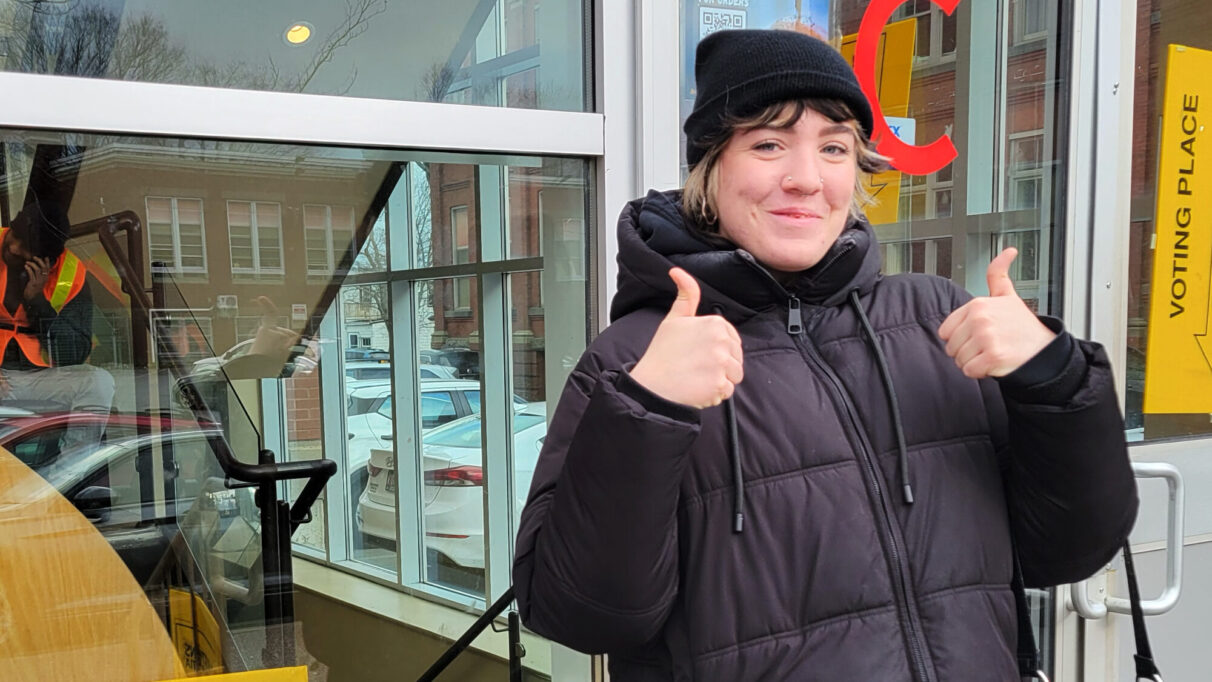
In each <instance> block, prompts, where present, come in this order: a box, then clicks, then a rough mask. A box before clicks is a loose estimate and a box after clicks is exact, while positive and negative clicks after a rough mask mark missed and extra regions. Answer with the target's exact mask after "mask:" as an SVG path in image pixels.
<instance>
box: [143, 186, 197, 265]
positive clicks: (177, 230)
mask: <svg viewBox="0 0 1212 682" xmlns="http://www.w3.org/2000/svg"><path fill="white" fill-rule="evenodd" d="M151 199H166V200H168V201H170V202H171V203H172V214H173V222H172V235H173V263H172V265H171V266H169V267H168V268H165V269H166V270H167V271H169V272H175V273H182V274H185V273H190V274H195V273H196V274H205V273H206V272H208V271H209V268H208V267H207V266H208V265H209V261H208V259H207V255H206V202H205V201H203V200H202V198H201V197H168V196H159V195H151V194H149V195H147V196H145V197H143V210H144V212H145V213H144V215H146V216H147V224H148V235H147V257H148V262H149V263H150V262H151V206H150V205H149V204H148V201H149V200H151ZM178 200H185V201H196V202H198V229H199V232H200V234H201V236H202V267H199V268H194V267H190V268H187V267H185V266H183V265H181V221H180V219H179V217H178V213H177V201H178Z"/></svg>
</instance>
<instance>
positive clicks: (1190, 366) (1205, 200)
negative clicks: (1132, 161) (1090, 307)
mask: <svg viewBox="0 0 1212 682" xmlns="http://www.w3.org/2000/svg"><path fill="white" fill-rule="evenodd" d="M1167 59H1168V62H1167V74H1166V94H1165V100H1164V104H1163V109H1162V123H1161V125H1162V134H1161V162H1160V163H1159V164H1158V166H1159V167H1158V173H1157V214H1156V215H1155V216H1154V226H1155V232H1154V240H1155V246H1154V251H1153V285H1152V288H1151V296H1152V301H1151V304H1150V308H1149V349H1148V353H1147V355H1146V358H1145V367H1146V369H1145V404H1144V411H1145V412H1146V413H1150V414H1157V413H1169V414H1177V413H1212V339H1209V337H1208V334H1209V331H1210V330H1209V326H1208V324H1209V319H1208V318H1209V309H1210V307H1212V306H1210V304H1212V291H1210V287H1212V276H1210V274H1212V273H1210V272H1209V271H1210V270H1212V166H1209V161H1212V149H1210V148H1209V146H1208V145H1209V143H1210V142H1212V140H1209V139H1208V135H1207V126H1206V123H1208V122H1212V79H1209V78H1208V74H1209V73H1212V52H1209V51H1207V50H1197V49H1194V48H1190V47H1184V46H1182V45H1171V46H1170V53H1169V56H1168V58H1167Z"/></svg>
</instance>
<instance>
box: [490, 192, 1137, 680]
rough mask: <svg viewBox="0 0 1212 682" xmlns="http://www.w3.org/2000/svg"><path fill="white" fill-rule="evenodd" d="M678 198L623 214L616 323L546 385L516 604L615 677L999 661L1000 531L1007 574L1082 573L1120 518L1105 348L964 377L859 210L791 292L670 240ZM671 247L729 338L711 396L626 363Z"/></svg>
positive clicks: (907, 673) (745, 266)
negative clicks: (724, 375)
mask: <svg viewBox="0 0 1212 682" xmlns="http://www.w3.org/2000/svg"><path fill="white" fill-rule="evenodd" d="M676 201H677V196H676V194H672V193H671V194H665V195H662V194H657V193H650V194H649V196H648V197H646V198H645V199H641V200H636V201H635V202H632V203H631V204H630V205H629V206H628V207H627V209H626V210H625V211H624V214H623V216H622V219H621V223H620V226H619V291H618V294H617V296H616V297H615V300H614V303H613V308H612V311H611V316H612V319H613V324H611V325H610V327H608V328H607V329H606V330H605V331H604V332H603V333H602V334H601V335H600V336H599V337H598V338H597V339H596V340H595V341H594V342H593V344H592V346H591V347H590V349H589V350H588V351H587V352H586V353H585V355H584V356H583V357H582V358H581V361H580V364H579V365H578V366H577V367H576V369H575V370H574V371H573V373H572V376H571V377H570V379H569V381H568V384H567V386H566V388H565V391H564V394H563V396H562V397H561V398H560V402H559V406H558V408H557V409H556V412H555V415H554V417H553V420H552V424H551V427H550V429H549V431H548V436H547V439H546V443H545V445H544V448H543V453H542V455H541V457H540V460H539V464H538V470H537V471H536V473H535V477H534V482H533V484H532V487H531V491H530V499H529V502H528V503H527V505H526V509H525V511H524V512H523V514H522V522H521V528H520V531H519V535H518V542H517V555H516V560H515V564H514V582H515V585H516V587H517V597H518V603H519V606H520V607H521V612H522V618H523V620H524V622H525V623H526V624H527V625H528V626H529V627H530V628H532V629H533V630H534V631H536V632H538V633H540V634H543V635H545V636H548V637H550V638H552V639H554V640H556V641H559V642H562V643H565V644H567V645H569V646H571V647H573V648H576V649H579V650H581V651H585V652H591V653H600V652H606V653H609V654H610V669H611V679H613V680H616V681H618V682H632V681H634V680H816V679H820V680H864V681H868V680H870V681H880V682H894V681H899V680H918V681H922V682H926V681H938V682H953V681H954V682H960V681H962V682H971V681H972V680H1015V679H1017V672H1016V664H1015V657H1014V654H1015V640H1016V631H1015V623H1016V621H1015V607H1014V600H1013V597H1012V594H1011V591H1010V589H1009V583H1010V579H1011V566H1012V560H1011V557H1012V552H1011V541H1012V539H1013V542H1014V543H1015V544H1016V546H1017V548H1018V552H1019V556H1020V558H1021V562H1022V567H1023V572H1024V575H1025V578H1026V582H1027V584H1028V585H1040V586H1042V585H1053V584H1059V583H1065V582H1070V581H1074V580H1078V579H1081V578H1084V577H1086V576H1088V575H1090V574H1092V573H1093V572H1095V571H1096V570H1098V568H1099V567H1101V566H1102V565H1103V564H1104V563H1105V562H1107V561H1109V560H1110V558H1111V557H1112V556H1113V554H1114V552H1115V550H1116V548H1117V547H1118V546H1119V545H1120V544H1121V543H1122V542H1123V540H1124V538H1125V537H1126V536H1127V534H1128V531H1129V530H1130V529H1131V527H1132V524H1133V521H1134V519H1135V515H1136V488H1135V483H1134V481H1133V478H1132V472H1131V469H1130V466H1129V463H1128V457H1127V451H1126V448H1125V444H1124V439H1123V424H1122V421H1121V417H1120V413H1119V408H1118V402H1117V400H1116V397H1115V392H1114V387H1113V382H1112V375H1111V371H1110V368H1109V367H1108V365H1107V359H1106V356H1105V355H1104V353H1103V351H1102V350H1101V349H1100V348H1099V347H1098V346H1097V345H1095V344H1091V343H1086V342H1080V341H1074V340H1073V339H1072V338H1071V337H1069V336H1068V334H1062V335H1061V336H1060V337H1058V341H1057V342H1054V344H1053V346H1050V347H1049V349H1051V350H1052V351H1053V352H1054V353H1055V352H1056V349H1057V348H1060V349H1061V350H1060V352H1061V353H1062V355H1061V356H1060V363H1059V365H1057V366H1056V367H1055V368H1053V369H1052V370H1051V371H1048V372H1046V373H1045V375H1044V381H1042V383H1030V380H1028V381H1024V378H1025V377H1028V376H1029V375H1030V374H1031V373H1032V372H1038V371H1039V369H1040V368H1039V367H1038V366H1033V365H1038V363H1037V362H1036V360H1037V359H1038V358H1037V359H1033V360H1032V361H1031V362H1029V363H1028V365H1026V366H1024V367H1023V368H1021V369H1020V370H1019V371H1018V372H1016V373H1015V374H1013V375H1011V377H1008V378H1007V379H1006V380H1003V381H1002V382H1001V384H1000V385H999V383H998V382H997V381H993V380H984V381H974V380H971V379H968V378H966V377H964V376H963V374H961V373H960V371H959V370H958V369H957V368H956V367H955V364H954V362H953V361H952V360H951V359H950V358H949V357H947V355H946V354H945V353H944V350H943V344H942V343H941V342H940V341H939V338H938V335H937V330H938V327H939V324H941V323H942V321H943V319H944V318H946V316H947V315H948V313H950V312H951V311H952V310H954V309H955V308H957V307H958V306H960V305H962V304H963V303H964V302H965V301H966V300H968V298H969V295H968V294H967V293H966V292H964V291H963V290H961V289H960V288H958V287H956V286H955V285H954V284H952V283H951V282H950V281H948V280H945V279H941V278H937V277H929V276H922V275H905V276H892V277H884V278H881V277H880V275H879V272H878V270H879V255H878V249H877V248H876V245H875V244H874V239H873V236H872V233H871V229H870V227H869V226H867V225H865V224H864V223H856V224H854V225H852V226H851V227H850V228H849V229H848V230H847V231H846V232H844V233H843V235H842V237H841V238H840V239H839V240H838V242H837V244H835V245H834V247H833V249H831V251H830V252H829V254H828V255H827V256H826V258H825V259H824V260H823V261H822V262H821V264H820V265H818V266H817V267H815V268H813V269H812V270H810V271H808V272H807V273H805V275H804V276H803V277H801V279H800V280H799V281H798V282H797V283H796V285H794V286H792V287H789V289H790V290H788V289H784V288H783V287H782V286H780V285H779V284H778V283H777V282H776V281H775V280H774V279H773V278H772V277H770V275H769V274H768V273H767V272H766V271H765V270H763V269H762V268H761V267H759V266H758V265H757V264H756V263H754V262H753V261H752V258H751V257H748V254H746V253H744V252H742V251H737V250H716V249H713V248H712V247H710V246H708V245H706V244H704V243H702V242H701V241H699V240H698V239H696V238H694V237H692V236H691V235H690V234H689V233H688V232H686V231H685V229H684V228H683V227H682V218H681V214H680V213H679V211H678V209H677V206H676ZM675 264H676V265H679V266H681V267H683V268H685V269H686V270H688V271H689V272H690V273H692V274H693V275H695V276H696V277H697V278H698V279H699V281H700V286H701V288H702V292H703V299H702V305H701V307H700V313H702V314H709V313H711V312H713V311H714V312H719V313H721V314H723V315H724V316H725V317H727V318H728V319H729V320H730V321H731V322H732V323H733V324H734V325H735V326H736V328H737V330H738V331H739V332H740V335H741V338H742V340H743V347H744V363H745V379H744V381H743V382H742V383H741V384H740V385H739V386H738V387H737V391H736V393H735V395H734V397H733V399H732V401H731V403H732V404H731V406H729V405H728V404H725V405H723V406H720V407H718V408H712V409H706V410H702V411H700V410H695V409H692V408H689V407H684V406H681V405H677V404H674V403H671V402H669V401H666V400H664V399H662V398H659V397H657V396H655V395H653V394H651V393H650V392H648V391H647V390H645V389H644V388H643V387H641V386H640V385H638V384H637V383H636V382H634V381H632V380H631V378H630V376H629V375H628V373H627V369H629V368H630V366H631V365H632V364H633V363H634V362H636V361H637V360H638V359H639V357H640V356H641V355H642V354H643V352H644V350H645V348H646V347H647V345H648V341H649V340H650V339H651V338H652V335H653V333H654V332H655V330H656V327H657V325H658V324H659V323H660V321H661V320H662V318H663V317H664V315H665V314H666V312H667V311H668V309H669V305H670V304H671V302H672V301H673V298H674V296H675V293H676V290H675V288H674V286H673V283H672V281H671V280H670V279H669V277H668V275H667V274H666V273H667V271H668V269H669V267H670V266H671V265H675ZM797 306H798V311H797V309H796V308H797ZM797 317H798V321H800V322H801V326H797ZM864 318H866V319H868V320H869V323H870V325H871V327H873V329H874V331H875V334H876V336H877V338H878V340H879V349H878V352H877V348H876V347H875V346H873V343H872V340H871V338H870V337H869V336H868V335H867V334H865V333H864V331H863V327H864ZM1047 352H1048V351H1047V350H1046V351H1045V352H1044V353H1041V355H1044V354H1045V353H1047ZM881 357H883V358H885V359H886V362H887V372H886V373H885V372H882V371H881V369H880V366H879V360H880V358H881ZM1024 384H1030V385H1024ZM892 393H895V395H896V396H897V397H898V398H899V406H898V408H897V411H898V412H899V416H900V418H901V420H902V422H903V427H902V428H899V429H898V426H897V424H896V422H895V420H894V419H893V414H894V412H893V410H892V409H891V404H892V401H891V400H890V395H891V394H892ZM729 412H732V413H733V414H732V415H731V418H734V419H735V423H736V428H735V431H733V432H731V433H730V428H729V421H730V415H729ZM898 432H899V434H900V435H902V436H903V445H901V444H899V443H898V440H899V437H898ZM732 433H734V434H735V437H736V443H735V446H730V441H731V434H732ZM736 463H739V465H740V474H741V475H740V477H739V478H738V477H737V476H736V472H735V471H734V464H736ZM902 467H903V469H902ZM741 481H743V483H742V482H741ZM906 483H907V484H908V485H909V487H910V488H911V490H912V495H913V497H914V498H915V501H914V502H913V503H912V504H909V503H907V502H906V500H905V497H906V495H905V492H904V484H906ZM738 487H739V488H741V489H743V494H744V499H743V512H744V528H743V532H739V533H738V532H734V522H735V510H734V505H736V503H737V501H738V500H737V489H738Z"/></svg>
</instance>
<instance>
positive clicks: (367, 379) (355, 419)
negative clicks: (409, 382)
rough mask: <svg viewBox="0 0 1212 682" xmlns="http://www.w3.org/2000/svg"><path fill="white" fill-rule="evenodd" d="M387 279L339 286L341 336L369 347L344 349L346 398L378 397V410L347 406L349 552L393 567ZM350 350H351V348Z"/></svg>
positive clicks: (391, 444)
mask: <svg viewBox="0 0 1212 682" xmlns="http://www.w3.org/2000/svg"><path fill="white" fill-rule="evenodd" d="M387 292H388V288H387V285H386V284H369V285H363V286H347V287H344V288H342V289H341V299H340V300H341V311H340V312H341V315H340V320H341V327H340V334H339V336H340V338H343V339H347V338H352V337H357V338H358V339H359V340H362V339H368V340H369V342H370V345H369V346H363V345H361V344H359V345H358V347H357V348H348V349H347V350H346V352H345V353H344V354H343V355H344V372H343V375H342V382H343V383H344V389H345V394H346V395H347V396H348V398H349V400H350V401H355V400H356V401H358V402H366V401H372V400H381V401H382V406H381V407H380V408H379V410H377V411H367V412H362V413H361V414H352V412H353V411H352V410H350V411H347V416H346V422H345V430H346V433H347V434H348V439H347V441H346V453H347V454H346V467H345V470H346V471H347V472H348V476H349V497H348V499H349V500H350V508H351V512H352V513H348V514H347V515H346V516H345V519H346V520H347V522H348V523H349V527H350V538H351V544H350V554H351V556H352V557H353V558H354V559H357V560H359V561H364V562H367V563H370V564H373V565H375V566H378V567H379V568H382V569H385V570H389V571H393V572H394V571H395V569H396V535H397V533H396V525H397V524H396V516H395V514H394V510H392V509H391V508H390V506H388V505H384V504H382V500H381V498H387V497H390V498H392V499H394V497H395V481H394V478H395V475H394V474H395V470H394V468H391V466H389V463H391V462H394V460H395V457H396V453H395V433H394V429H393V427H392V412H391V409H392V403H391V392H392V384H391V362H390V361H389V358H390V357H391V356H390V352H391V337H390V333H389V330H388V327H387V321H388V319H390V318H389V306H390V302H389V301H388V294H387ZM350 351H353V352H352V353H351V352H350Z"/></svg>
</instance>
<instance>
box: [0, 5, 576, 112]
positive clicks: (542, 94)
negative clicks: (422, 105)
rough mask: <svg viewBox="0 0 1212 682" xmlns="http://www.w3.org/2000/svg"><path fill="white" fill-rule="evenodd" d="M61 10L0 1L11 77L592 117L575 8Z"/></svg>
mask: <svg viewBox="0 0 1212 682" xmlns="http://www.w3.org/2000/svg"><path fill="white" fill-rule="evenodd" d="M51 4H54V5H55V6H56V8H55V9H54V10H46V9H45V8H43V7H42V5H41V3H32V4H31V3H28V2H23V1H22V0H5V1H4V2H0V22H2V23H0V26H2V27H3V33H4V35H6V36H8V39H7V41H6V44H7V47H6V55H5V59H4V60H3V61H2V62H0V64H3V68H4V69H5V70H8V71H22V72H28V73H53V74H59V75H71V76H84V77H91V78H109V79H118V80H133V81H152V82H158V83H180V84H185V85H207V86H216V87H223V88H242V89H249V90H272V91H277V92H304V93H314V94H324V95H342V96H347V97H373V98H377V99H402V100H415V101H427V102H463V103H467V104H477V105H481V106H510V107H523V108H534V109H556V110H564V111H583V110H586V109H588V100H587V97H586V87H585V85H586V84H585V83H584V75H583V74H584V71H585V69H584V58H585V57H584V55H585V51H586V41H585V27H584V26H583V16H584V11H583V9H582V3H581V2H579V1H577V0H546V1H544V2H543V3H542V12H541V13H540V12H539V11H538V9H539V3H538V2H537V0H525V1H523V2H512V1H511V2H505V1H504V0H498V2H496V3H492V2H490V3H487V4H485V3H483V2H473V1H468V0H459V1H457V2H447V3H389V2H381V1H378V0H349V1H348V2H338V3H331V2H316V1H314V0H312V1H309V2H303V3H299V2H288V1H286V0H275V1H272V2H264V3H246V2H236V1H234V0H215V1H213V2H209V3H203V4H197V3H173V4H169V5H165V4H164V3H161V2H154V1H153V0H130V1H128V2H123V3H116V4H115V3H70V4H64V3H51ZM203 36H204V37H205V39H201V37H203ZM507 81H508V83H509V86H508V87H504V84H505V83H506V82H507Z"/></svg>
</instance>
